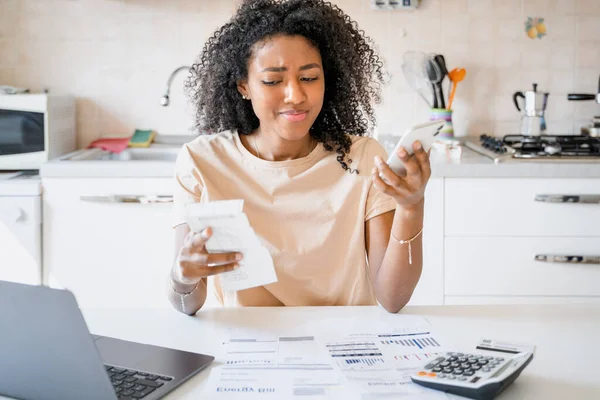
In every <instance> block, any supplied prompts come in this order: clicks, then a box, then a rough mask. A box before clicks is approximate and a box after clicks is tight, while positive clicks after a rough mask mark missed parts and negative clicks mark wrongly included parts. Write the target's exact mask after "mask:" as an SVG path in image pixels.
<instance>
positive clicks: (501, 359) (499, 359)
mask: <svg viewBox="0 0 600 400" xmlns="http://www.w3.org/2000/svg"><path fill="white" fill-rule="evenodd" d="M496 360H498V361H504V358H502V357H496Z"/></svg>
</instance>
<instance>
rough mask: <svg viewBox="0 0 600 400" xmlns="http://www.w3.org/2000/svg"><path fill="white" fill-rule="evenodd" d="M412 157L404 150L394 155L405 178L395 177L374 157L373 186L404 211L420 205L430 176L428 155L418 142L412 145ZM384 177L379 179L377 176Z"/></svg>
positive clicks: (379, 158) (379, 159)
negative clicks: (403, 169) (402, 168)
mask: <svg viewBox="0 0 600 400" xmlns="http://www.w3.org/2000/svg"><path fill="white" fill-rule="evenodd" d="M413 151H414V155H409V154H408V153H407V152H406V150H405V149H404V148H402V147H401V148H400V150H399V151H398V152H397V153H396V156H397V157H398V158H400V161H402V163H403V164H404V168H405V169H406V175H405V176H399V175H397V174H396V173H395V172H394V171H392V169H391V168H390V167H389V165H388V164H387V163H385V161H383V160H382V159H381V157H379V156H377V157H375V167H374V168H373V171H372V179H373V183H374V184H375V186H376V187H377V188H378V189H379V190H381V191H382V192H383V193H385V194H387V195H388V196H390V197H392V198H394V200H396V203H397V204H398V205H399V206H401V207H402V208H404V209H406V210H410V209H412V208H416V207H418V206H420V205H422V202H423V199H424V194H425V187H426V186H427V181H429V177H430V176H431V165H430V164H429V155H428V154H427V152H425V150H423V146H422V145H421V143H420V142H419V141H416V142H414V143H413ZM380 173H381V175H382V176H383V177H384V179H385V181H384V180H383V179H381V177H380V176H379V174H380Z"/></svg>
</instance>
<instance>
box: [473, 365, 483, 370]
mask: <svg viewBox="0 0 600 400" xmlns="http://www.w3.org/2000/svg"><path fill="white" fill-rule="evenodd" d="M471 369H472V370H474V371H477V370H479V369H481V366H480V365H477V364H475V365H471Z"/></svg>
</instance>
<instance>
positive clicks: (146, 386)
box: [104, 365, 173, 400]
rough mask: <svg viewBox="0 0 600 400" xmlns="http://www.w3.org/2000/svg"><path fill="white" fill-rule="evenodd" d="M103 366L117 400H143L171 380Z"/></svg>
mask: <svg viewBox="0 0 600 400" xmlns="http://www.w3.org/2000/svg"><path fill="white" fill-rule="evenodd" d="M104 366H105V367H106V372H107V373H108V377H109V378H110V381H111V382H112V384H113V387H114V388H115V392H116V393H117V397H118V398H119V400H120V399H143V398H144V397H146V396H148V395H149V394H150V393H152V392H154V391H155V390H156V389H158V388H160V387H162V386H164V385H165V384H166V383H168V382H170V381H172V380H173V378H171V377H170V376H164V375H155V374H149V373H148V372H142V371H135V370H133V369H125V368H119V367H113V366H112V365H104Z"/></svg>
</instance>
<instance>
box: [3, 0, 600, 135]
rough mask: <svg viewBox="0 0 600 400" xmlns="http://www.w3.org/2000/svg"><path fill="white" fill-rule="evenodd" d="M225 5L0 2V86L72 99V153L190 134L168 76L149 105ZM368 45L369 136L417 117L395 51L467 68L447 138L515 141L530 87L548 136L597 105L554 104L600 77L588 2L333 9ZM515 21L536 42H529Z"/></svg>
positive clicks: (422, 115) (517, 0)
mask: <svg viewBox="0 0 600 400" xmlns="http://www.w3.org/2000/svg"><path fill="white" fill-rule="evenodd" d="M235 1H237V0H0V84H11V85H15V86H20V87H29V88H31V89H33V90H40V89H42V88H49V89H50V90H52V91H55V92H68V93H72V94H74V95H75V96H76V97H77V113H78V117H77V119H78V121H77V129H78V137H79V146H84V145H86V144H87V143H89V142H90V141H91V140H93V139H95V138H97V137H100V136H101V135H106V134H111V135H114V134H127V133H131V132H132V131H133V129H135V128H136V127H139V128H152V129H155V130H157V131H158V132H160V133H163V134H177V133H183V132H186V131H187V129H188V128H189V126H190V124H191V118H190V117H189V115H188V113H189V109H188V111H187V113H186V104H185V103H186V102H185V98H184V95H183V91H182V90H181V86H182V83H183V80H184V75H185V74H181V75H180V76H178V77H177V78H176V79H175V81H174V83H173V90H172V92H171V94H172V95H171V99H172V103H171V106H170V107H168V108H163V107H161V106H160V105H159V100H160V97H161V96H162V93H163V91H164V87H165V84H166V81H167V77H168V75H169V73H170V72H171V71H172V70H174V69H175V68H176V67H178V66H180V65H184V64H190V63H191V62H192V61H193V60H194V58H195V56H196V55H197V54H198V53H199V52H200V50H201V48H202V45H203V42H204V40H205V39H206V38H207V37H208V35H209V34H210V33H211V32H212V31H213V30H214V29H215V28H216V27H217V26H218V25H219V24H221V23H223V22H224V21H226V20H227V19H228V17H229V16H230V15H231V13H232V11H233V9H234V2H235ZM334 2H335V3H336V4H338V5H339V6H340V7H341V8H342V9H344V10H345V11H346V12H347V13H349V14H350V15H351V16H352V17H353V18H355V19H356V20H357V21H358V22H359V24H360V26H361V27H362V28H363V29H364V30H365V31H366V32H367V33H368V34H369V35H370V36H372V38H373V39H374V40H375V41H376V43H377V45H378V47H379V49H380V51H381V54H382V55H383V57H384V59H385V60H386V61H387V65H388V70H389V71H390V73H391V81H390V85H389V86H388V87H387V88H386V90H385V97H384V99H385V100H384V104H383V105H381V106H380V107H379V108H378V116H379V125H378V131H379V132H380V133H382V134H386V133H392V134H394V133H395V134H399V133H402V132H403V130H404V129H405V128H406V127H407V126H408V125H410V124H411V123H413V122H418V121H423V120H425V119H427V114H428V109H427V106H426V105H425V103H424V102H423V100H422V99H421V98H420V97H419V96H417V95H416V94H414V93H413V92H412V91H411V89H410V87H409V86H408V85H407V84H406V82H405V80H404V78H403V76H402V74H401V64H402V54H403V53H404V52H405V51H407V50H421V51H426V52H438V53H442V54H444V55H445V57H446V61H447V64H448V65H449V67H451V68H452V67H459V66H460V67H464V68H466V69H467V71H468V72H467V78H466V80H465V81H464V82H463V83H462V84H461V85H460V86H459V87H458V90H457V97H456V100H455V102H454V107H453V108H454V109H455V115H454V121H455V128H456V132H457V134H458V135H465V134H472V135H476V134H479V133H481V132H484V131H485V132H491V131H494V132H495V133H496V134H498V135H500V134H504V133H507V132H515V131H517V130H518V126H519V113H518V112H517V110H516V109H515V108H514V105H513V104H512V93H514V92H515V91H517V90H527V89H529V88H530V87H531V84H532V83H533V82H536V83H538V84H539V89H540V90H544V91H549V92H550V93H551V94H550V98H549V104H548V112H547V119H548V126H549V130H550V133H573V132H577V131H579V127H580V126H581V125H582V124H587V123H588V121H589V120H590V119H591V117H592V116H593V115H594V114H600V105H597V104H595V103H593V102H581V103H573V102H568V101H567V100H566V94H567V93H568V92H572V91H580V92H593V91H594V90H596V89H597V84H598V75H599V74H600V1H599V0H422V6H421V8H419V9H418V10H417V11H416V12H403V11H393V12H384V11H374V10H371V9H370V6H369V3H370V0H335V1H334ZM527 17H543V18H544V19H545V24H546V27H547V35H546V36H545V37H543V38H542V39H530V38H529V37H527V35H526V33H525V28H524V26H525V24H524V23H525V20H526V19H527Z"/></svg>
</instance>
